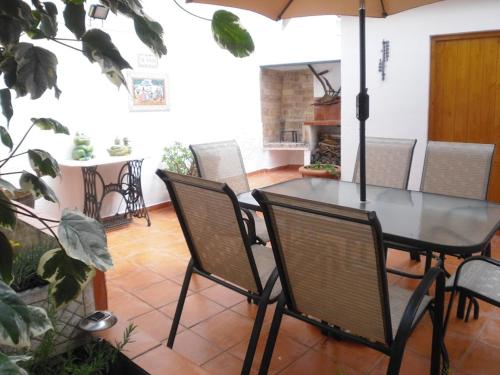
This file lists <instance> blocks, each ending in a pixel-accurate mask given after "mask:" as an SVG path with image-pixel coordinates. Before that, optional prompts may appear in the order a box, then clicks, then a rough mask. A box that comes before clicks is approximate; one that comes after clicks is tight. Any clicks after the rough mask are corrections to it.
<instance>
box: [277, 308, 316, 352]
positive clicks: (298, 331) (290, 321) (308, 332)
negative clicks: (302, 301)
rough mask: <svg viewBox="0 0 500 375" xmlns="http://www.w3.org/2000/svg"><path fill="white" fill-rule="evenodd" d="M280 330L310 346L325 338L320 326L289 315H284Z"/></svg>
mask: <svg viewBox="0 0 500 375" xmlns="http://www.w3.org/2000/svg"><path fill="white" fill-rule="evenodd" d="M280 330H281V331H283V333H284V334H285V335H287V336H288V337H290V338H292V339H294V340H295V341H298V342H300V343H301V344H303V345H306V346H309V347H312V346H314V345H316V344H317V343H319V342H320V341H323V340H324V339H325V336H324V335H323V334H322V333H321V330H320V329H319V328H317V327H315V326H313V325H311V324H309V323H306V322H303V321H301V320H298V319H295V318H292V317H291V316H288V315H284V316H283V320H282V321H281V327H280Z"/></svg>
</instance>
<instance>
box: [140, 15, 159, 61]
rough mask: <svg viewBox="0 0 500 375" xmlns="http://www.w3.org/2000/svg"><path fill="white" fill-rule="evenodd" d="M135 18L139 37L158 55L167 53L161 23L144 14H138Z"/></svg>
mask: <svg viewBox="0 0 500 375" xmlns="http://www.w3.org/2000/svg"><path fill="white" fill-rule="evenodd" d="M133 18H134V27H135V33H136V34H137V36H138V37H139V39H140V40H141V41H142V42H143V43H144V44H145V45H147V46H148V47H149V48H151V49H152V50H153V52H154V53H156V54H157V55H158V56H162V55H166V54H167V47H166V46H165V44H164V43H163V28H162V27H161V25H160V24H159V23H158V22H156V21H153V20H152V19H150V18H149V17H148V16H146V15H144V14H136V15H134V17H133Z"/></svg>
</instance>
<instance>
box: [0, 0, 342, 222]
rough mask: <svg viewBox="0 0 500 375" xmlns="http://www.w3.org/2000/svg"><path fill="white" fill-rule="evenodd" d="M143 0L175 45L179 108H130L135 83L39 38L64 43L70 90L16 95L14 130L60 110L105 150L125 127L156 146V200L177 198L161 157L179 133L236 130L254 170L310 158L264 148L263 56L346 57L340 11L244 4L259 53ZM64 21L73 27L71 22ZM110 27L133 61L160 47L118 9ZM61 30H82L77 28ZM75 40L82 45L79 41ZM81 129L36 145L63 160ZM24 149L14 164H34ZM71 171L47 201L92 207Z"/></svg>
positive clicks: (149, 176)
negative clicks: (286, 13)
mask: <svg viewBox="0 0 500 375" xmlns="http://www.w3.org/2000/svg"><path fill="white" fill-rule="evenodd" d="M143 3H144V6H145V10H146V12H147V13H149V14H150V15H151V16H153V17H154V18H155V19H157V20H158V21H159V22H160V23H161V24H162V26H163V27H164V30H165V42H166V45H167V48H168V55H167V56H166V57H164V58H162V59H161V61H160V66H159V69H158V71H159V72H165V73H167V74H168V77H169V81H170V86H169V88H170V99H171V109H170V111H168V112H150V113H147V112H129V109H128V94H127V91H126V90H124V89H123V88H122V89H120V90H119V91H118V90H117V89H116V87H114V86H113V85H112V84H110V83H109V82H108V81H107V79H106V78H105V77H104V76H102V75H101V73H100V71H99V67H98V66H97V65H96V64H93V65H92V64H90V62H89V61H87V59H86V58H85V57H84V56H83V55H81V54H80V53H79V52H77V51H73V50H69V49H67V48H65V47H61V46H58V45H57V44H54V43H49V42H46V43H43V42H38V41H35V44H44V45H45V46H47V47H48V48H49V49H51V50H52V51H54V52H55V53H57V55H58V58H59V66H58V75H59V81H58V82H59V86H60V88H61V89H62V91H63V94H62V96H61V98H60V100H56V99H55V98H53V94H52V93H46V94H45V95H44V96H43V98H42V99H39V100H36V101H31V100H30V99H29V98H21V99H19V100H15V101H14V109H15V115H14V118H13V120H12V124H11V129H12V132H13V133H15V134H14V136H16V135H17V136H19V135H20V134H21V130H23V129H26V128H27V126H28V125H29V119H30V118H31V117H53V118H55V119H57V120H58V121H60V122H61V123H63V124H64V125H66V126H68V127H69V128H70V130H71V132H72V134H74V133H75V132H76V131H80V132H84V133H86V134H87V135H88V136H90V137H91V139H92V142H93V145H94V147H95V149H96V154H97V155H106V151H105V149H106V148H107V147H109V146H110V145H111V143H112V142H113V139H114V138H115V137H116V136H120V137H123V136H128V137H129V138H130V139H131V142H132V146H133V148H134V150H135V151H136V152H138V153H139V154H144V155H146V156H149V157H148V158H147V159H146V160H145V162H144V169H143V190H144V195H145V200H146V204H147V205H152V204H156V203H159V202H162V201H165V200H167V198H168V196H167V194H166V190H165V187H164V185H163V183H161V182H160V181H159V179H158V178H157V177H156V176H155V175H154V171H155V169H156V168H157V166H158V165H159V162H160V158H161V152H162V148H163V147H164V146H166V145H168V144H170V143H173V142H174V141H176V140H178V141H181V142H183V143H186V144H189V143H197V142H210V141H216V140H222V139H231V138H235V139H236V140H237V141H238V142H239V144H240V145H241V148H242V152H243V157H244V160H245V164H246V168H247V170H248V171H253V170H257V169H262V168H269V167H274V166H278V165H286V164H289V163H296V162H297V160H298V161H300V160H301V155H300V156H299V157H297V155H295V154H293V153H287V152H264V151H263V150H262V124H261V119H260V90H259V66H260V65H266V64H279V63H293V62H303V61H324V60H332V59H338V58H339V54H340V39H339V38H340V37H339V25H340V24H339V22H338V18H336V17H334V16H327V17H316V18H312V19H311V18H309V19H308V18H304V19H297V20H292V21H290V22H289V23H288V24H287V25H286V27H283V25H282V23H279V22H274V21H272V20H269V19H267V18H264V17H262V16H259V15H256V14H253V13H251V12H247V11H239V10H234V12H235V13H237V14H238V15H239V16H240V17H241V22H242V24H243V25H244V26H245V27H246V28H247V29H248V30H249V32H250V33H251V34H252V36H253V39H254V42H255V45H256V51H255V53H254V54H253V55H252V56H251V57H249V58H245V59H237V58H234V57H233V56H232V55H230V54H229V52H227V51H225V50H222V49H220V48H219V47H218V46H217V45H216V44H215V42H214V41H213V38H212V35H211V30H210V23H209V22H207V21H203V20H199V19H197V18H194V17H192V16H190V15H188V14H186V13H184V12H182V11H181V10H180V9H179V8H177V6H176V5H175V4H174V3H173V2H170V1H153V0H146V1H144V2H143ZM186 7H187V8H189V9H190V10H191V11H193V12H195V13H197V14H200V15H205V16H208V17H210V16H211V14H212V13H213V11H214V10H216V9H218V8H217V7H212V6H204V5H197V4H188V5H186ZM61 13H62V12H61ZM92 27H99V28H100V27H101V22H100V21H95V20H94V21H93V25H92ZM60 29H61V31H62V30H65V28H64V26H63V25H62V23H61V25H60ZM102 29H103V30H104V31H106V32H108V33H109V34H111V35H112V38H113V42H114V43H115V44H116V45H117V46H118V48H119V50H120V51H121V53H122V55H123V56H124V57H125V59H127V60H128V61H129V62H130V64H131V65H132V66H134V67H135V66H136V65H137V55H138V54H139V53H150V52H149V50H148V49H147V48H146V47H144V46H143V45H142V43H141V42H140V41H139V40H138V38H137V37H136V36H135V33H134V32H133V25H132V22H131V21H130V20H128V19H124V18H123V17H120V18H116V17H114V16H113V15H112V14H110V15H109V16H108V19H107V20H106V21H104V23H103V27H102ZM60 36H61V37H64V36H66V37H70V38H71V37H72V36H71V34H70V33H69V32H68V33H67V35H64V34H61V35H60ZM74 45H75V46H76V47H79V43H74ZM138 70H139V71H151V70H148V69H138ZM72 138H73V136H71V137H66V136H62V135H57V136H54V135H53V134H48V133H46V132H41V131H39V130H34V131H33V134H32V136H31V138H30V142H29V143H28V144H27V146H30V147H37V148H42V149H46V150H47V151H49V152H51V153H52V154H53V155H54V156H55V157H56V158H58V159H59V160H62V159H68V158H69V157H70V153H71V149H72ZM16 139H19V138H18V137H16ZM2 150H3V149H2ZM19 159H20V160H19V161H16V163H14V164H16V165H13V166H12V168H13V170H14V169H18V168H28V167H27V166H26V164H25V163H24V159H23V160H21V159H22V158H19ZM102 171H103V174H104V175H105V177H106V179H107V180H108V181H109V180H111V179H112V178H114V176H115V175H116V174H117V172H118V167H117V166H110V167H107V168H102ZM62 172H63V178H62V179H57V180H55V181H50V179H47V181H48V182H49V183H50V184H51V185H52V187H53V188H54V190H55V191H56V193H57V195H58V196H59V199H60V202H61V204H60V206H57V205H53V204H50V203H46V202H44V201H41V200H39V201H38V202H37V207H40V208H42V209H43V210H46V211H47V212H49V213H50V214H56V213H57V211H58V210H59V209H60V208H63V207H78V208H80V209H81V208H82V203H83V191H82V190H83V189H82V184H81V173H80V170H79V169H68V168H64V169H63V171H62ZM119 202H120V199H119V197H118V196H113V197H110V198H109V199H107V202H106V204H105V207H104V210H103V212H102V214H103V215H109V214H111V213H114V212H115V211H116V209H117V207H118V204H119Z"/></svg>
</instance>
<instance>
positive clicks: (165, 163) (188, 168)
mask: <svg viewBox="0 0 500 375" xmlns="http://www.w3.org/2000/svg"><path fill="white" fill-rule="evenodd" d="M161 168H162V169H166V170H167V171H170V172H175V173H179V174H183V175H188V176H196V175H197V171H196V164H195V162H194V158H193V153H192V152H191V150H190V149H189V148H188V147H186V146H184V145H183V144H182V143H180V142H174V143H173V144H172V145H171V146H168V147H165V148H164V149H163V155H162V157H161Z"/></svg>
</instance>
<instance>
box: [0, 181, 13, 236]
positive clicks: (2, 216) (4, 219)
mask: <svg viewBox="0 0 500 375" xmlns="http://www.w3.org/2000/svg"><path fill="white" fill-rule="evenodd" d="M15 226H16V214H15V213H14V212H13V211H12V206H11V204H10V199H9V198H8V197H7V195H6V194H5V192H4V191H3V190H0V227H2V228H5V229H9V230H12V229H14V228H15Z"/></svg>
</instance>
